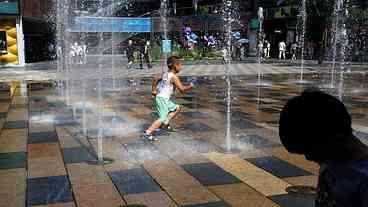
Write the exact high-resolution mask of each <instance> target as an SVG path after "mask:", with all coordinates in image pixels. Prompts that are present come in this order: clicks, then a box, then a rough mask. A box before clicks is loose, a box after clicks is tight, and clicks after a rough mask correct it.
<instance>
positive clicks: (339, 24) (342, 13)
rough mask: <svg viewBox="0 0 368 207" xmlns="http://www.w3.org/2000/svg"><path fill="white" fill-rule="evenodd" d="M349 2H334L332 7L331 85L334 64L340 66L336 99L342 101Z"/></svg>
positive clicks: (334, 70) (347, 54)
mask: <svg viewBox="0 0 368 207" xmlns="http://www.w3.org/2000/svg"><path fill="white" fill-rule="evenodd" d="M348 5H349V0H336V1H335V5H334V15H333V16H334V22H333V37H332V39H333V45H332V68H331V84H330V87H331V88H334V85H335V73H336V64H337V63H338V64H339V66H340V78H339V79H340V80H339V85H338V87H337V90H338V97H339V98H340V99H342V97H343V90H344V73H345V70H346V66H347V65H348V59H347V57H348V56H349V49H350V48H349V47H350V44H349V34H348V26H347V24H348V21H347V20H348V18H349V9H348Z"/></svg>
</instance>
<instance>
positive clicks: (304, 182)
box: [283, 175, 318, 188]
mask: <svg viewBox="0 0 368 207" xmlns="http://www.w3.org/2000/svg"><path fill="white" fill-rule="evenodd" d="M283 180H285V181H286V182H288V183H290V184H293V185H297V186H311V187H315V188H316V187H317V183H318V175H309V176H298V177H289V178H284V179H283Z"/></svg>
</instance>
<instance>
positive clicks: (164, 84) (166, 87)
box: [157, 72, 174, 99]
mask: <svg viewBox="0 0 368 207" xmlns="http://www.w3.org/2000/svg"><path fill="white" fill-rule="evenodd" d="M173 76H174V73H173V72H165V73H164V74H163V75H162V80H161V81H160V82H159V84H158V86H157V92H158V93H157V96H158V97H162V98H166V99H170V97H171V95H172V94H173V93H174V85H173V84H172V83H171V78H172V77H173Z"/></svg>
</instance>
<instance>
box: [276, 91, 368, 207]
mask: <svg viewBox="0 0 368 207" xmlns="http://www.w3.org/2000/svg"><path fill="white" fill-rule="evenodd" d="M279 136H280V139H281V142H282V144H283V145H284V146H285V148H286V149H287V150H288V151H289V152H291V153H296V154H302V155H305V157H306V159H308V160H310V161H314V162H316V163H318V164H319V165H320V173H319V180H318V187H317V197H316V200H315V207H367V206H368V147H367V146H366V145H365V144H363V143H362V142H361V141H360V140H359V139H358V138H357V137H355V135H354V134H353V130H352V127H351V116H350V114H349V113H348V111H347V109H346V107H345V106H344V104H343V103H342V102H341V101H340V100H338V99H337V98H335V97H333V96H331V95H329V94H326V93H324V92H321V91H318V90H315V89H309V90H306V91H304V92H303V93H302V94H301V95H300V96H297V97H294V98H292V99H290V100H289V101H288V102H287V103H286V105H285V107H284V108H283V110H282V112H281V115H280V122H279Z"/></svg>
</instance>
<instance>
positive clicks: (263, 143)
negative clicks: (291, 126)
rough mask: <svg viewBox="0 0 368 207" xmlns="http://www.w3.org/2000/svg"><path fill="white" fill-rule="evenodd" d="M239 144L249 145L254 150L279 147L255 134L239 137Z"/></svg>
mask: <svg viewBox="0 0 368 207" xmlns="http://www.w3.org/2000/svg"><path fill="white" fill-rule="evenodd" d="M239 142H240V143H242V144H246V145H250V146H252V147H254V148H265V147H275V146H280V144H278V143H274V142H271V141H269V140H268V139H266V138H263V137H261V136H259V135H256V134H249V135H248V134H247V135H242V136H240V137H239Z"/></svg>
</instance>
